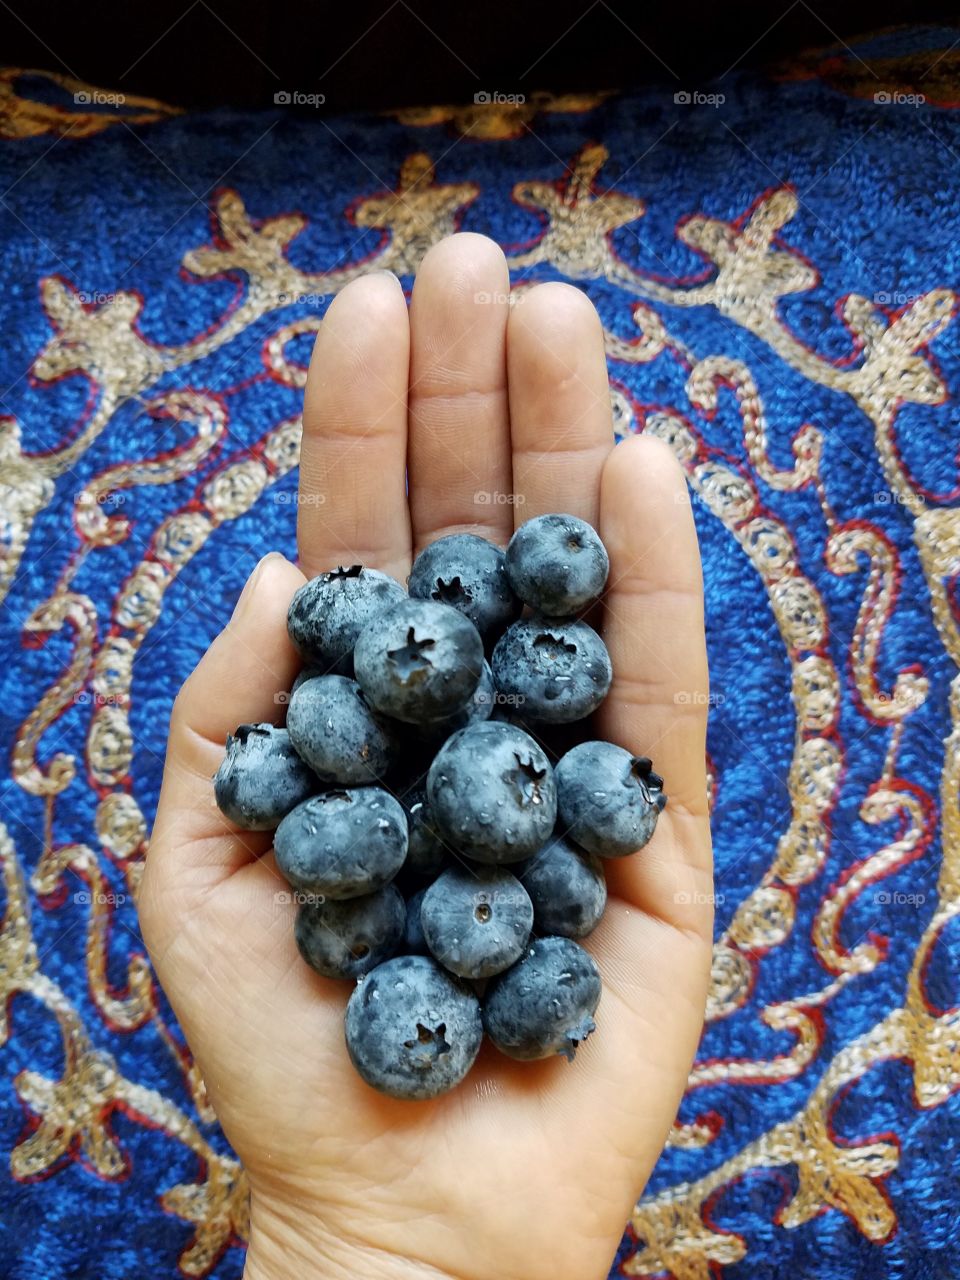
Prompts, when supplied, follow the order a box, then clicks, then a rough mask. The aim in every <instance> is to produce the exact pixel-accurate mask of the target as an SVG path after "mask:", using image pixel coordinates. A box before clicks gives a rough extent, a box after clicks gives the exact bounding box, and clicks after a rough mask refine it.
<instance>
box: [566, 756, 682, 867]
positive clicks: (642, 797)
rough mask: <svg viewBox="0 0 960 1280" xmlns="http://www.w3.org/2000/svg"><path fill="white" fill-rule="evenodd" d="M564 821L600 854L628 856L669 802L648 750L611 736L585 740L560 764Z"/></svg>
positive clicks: (586, 845) (571, 832) (583, 843)
mask: <svg viewBox="0 0 960 1280" xmlns="http://www.w3.org/2000/svg"><path fill="white" fill-rule="evenodd" d="M557 796H558V804H559V809H560V821H561V823H562V825H563V827H564V828H565V829H566V831H567V833H568V834H569V836H570V837H571V839H573V840H575V841H576V843H577V844H578V845H581V846H582V847H583V848H584V849H586V850H588V851H589V852H590V853H595V854H597V855H598V856H599V857H601V858H625V857H626V856H627V855H628V854H631V853H635V852H636V851H637V850H638V849H642V848H643V846H644V845H645V844H646V843H647V841H648V840H649V839H650V837H651V836H652V835H653V831H654V828H655V827H656V825H657V818H658V816H659V814H660V811H661V810H662V809H663V807H664V806H665V805H666V803H667V797H666V796H665V795H664V794H663V779H662V778H661V777H660V776H659V775H658V774H656V773H654V772H653V769H652V768H651V764H650V761H649V760H648V759H647V757H646V756H632V755H631V754H630V752H629V751H624V749H623V747H618V746H615V745H614V744H613V743H612V742H581V743H580V745H579V746H577V747H574V748H573V749H572V750H570V751H568V752H567V754H566V755H565V756H564V757H563V759H562V760H560V762H559V763H558V764H557Z"/></svg>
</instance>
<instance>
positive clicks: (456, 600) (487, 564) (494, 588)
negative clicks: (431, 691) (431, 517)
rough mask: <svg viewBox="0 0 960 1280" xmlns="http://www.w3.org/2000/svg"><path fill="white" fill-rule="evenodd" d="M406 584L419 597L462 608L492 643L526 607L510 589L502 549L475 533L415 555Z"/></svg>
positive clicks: (457, 536) (442, 540)
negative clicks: (522, 608) (523, 607)
mask: <svg viewBox="0 0 960 1280" xmlns="http://www.w3.org/2000/svg"><path fill="white" fill-rule="evenodd" d="M407 585H408V589H409V591H410V595H411V596H413V597H414V598H415V599H417V600H436V601H437V602H438V603H439V604H448V605H452V606H453V608H454V609H457V610H459V612H460V613H462V614H463V615H464V617H466V618H469V619H470V621H471V622H472V623H473V625H474V626H475V627H476V628H477V630H478V631H479V632H480V635H481V636H482V637H483V640H484V642H485V643H487V644H491V643H493V641H495V640H496V638H497V636H499V635H500V633H501V632H502V631H503V629H504V627H506V626H507V625H508V624H509V623H511V622H512V621H513V620H514V618H516V617H519V615H520V609H521V607H522V606H521V603H520V601H519V600H518V599H517V597H516V596H515V595H514V594H513V591H512V590H511V589H510V583H509V581H508V579H507V569H506V561H505V558H504V554H503V552H502V551H501V550H500V548H499V547H495V546H494V545H493V543H492V542H488V541H487V539H486V538H480V537H477V535H476V534H474V533H453V534H451V535H450V536H449V537H447V538H440V539H438V540H437V541H436V542H432V543H431V544H430V546H429V547H426V548H425V549H424V550H423V551H421V552H420V554H419V555H418V556H417V558H416V560H414V562H413V569H412V570H411V573H410V578H409V580H408V584H407Z"/></svg>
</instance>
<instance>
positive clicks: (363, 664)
mask: <svg viewBox="0 0 960 1280" xmlns="http://www.w3.org/2000/svg"><path fill="white" fill-rule="evenodd" d="M353 661H354V669H355V672H356V677H357V680H358V681H359V683H360V687H361V688H362V689H363V691H364V693H365V694H366V695H367V698H368V699H369V701H370V703H371V704H372V705H373V706H374V707H375V708H376V709H377V710H378V711H381V712H383V713H384V714H385V715H388V716H395V717H396V719H398V720H404V721H406V722H407V723H409V724H422V723H423V722H425V721H430V720H439V719H442V718H443V717H445V716H452V715H453V714H454V712H456V711H459V710H460V709H461V708H462V707H464V706H465V705H466V704H467V702H468V701H469V700H470V698H471V696H472V694H473V693H474V691H475V689H476V687H477V684H478V683H479V681H480V673H481V670H482V668H483V642H482V640H481V639H480V633H479V632H478V631H477V629H476V627H475V626H474V625H473V623H472V622H470V620H469V619H468V618H465V617H464V616H463V614H461V613H457V611H456V609H451V608H450V607H449V605H445V604H434V603H433V601H432V600H404V601H402V603H400V604H396V605H394V606H393V607H392V608H391V609H389V610H388V611H387V612H386V613H385V614H383V615H382V616H381V617H378V618H377V619H376V620H375V621H374V622H373V623H371V624H370V625H369V626H367V627H365V628H364V629H363V631H362V632H361V633H360V636H359V637H358V639H357V644H356V648H355V650H354V655H353Z"/></svg>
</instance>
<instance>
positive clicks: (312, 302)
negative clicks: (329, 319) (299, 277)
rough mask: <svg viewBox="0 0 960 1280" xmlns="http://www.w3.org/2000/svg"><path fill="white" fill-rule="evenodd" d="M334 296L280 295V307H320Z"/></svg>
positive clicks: (278, 296) (312, 294)
mask: <svg viewBox="0 0 960 1280" xmlns="http://www.w3.org/2000/svg"><path fill="white" fill-rule="evenodd" d="M330 297H332V294H329V293H278V294H277V306H278V307H292V306H295V305H299V306H302V307H319V306H322V305H323V303H324V302H326V301H327V300H328V299H329V298H330Z"/></svg>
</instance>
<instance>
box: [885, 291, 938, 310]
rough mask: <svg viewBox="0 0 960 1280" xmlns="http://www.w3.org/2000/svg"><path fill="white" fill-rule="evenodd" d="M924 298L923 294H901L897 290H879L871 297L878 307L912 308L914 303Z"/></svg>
mask: <svg viewBox="0 0 960 1280" xmlns="http://www.w3.org/2000/svg"><path fill="white" fill-rule="evenodd" d="M923 297H926V295H925V294H923V293H901V292H900V290H898V289H881V290H880V292H879V293H875V294H874V295H873V301H874V303H875V305H876V306H878V307H912V306H913V304H914V303H915V302H919V301H920V299H921V298H923Z"/></svg>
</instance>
